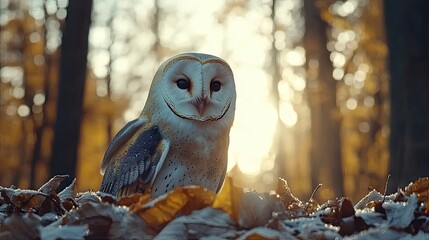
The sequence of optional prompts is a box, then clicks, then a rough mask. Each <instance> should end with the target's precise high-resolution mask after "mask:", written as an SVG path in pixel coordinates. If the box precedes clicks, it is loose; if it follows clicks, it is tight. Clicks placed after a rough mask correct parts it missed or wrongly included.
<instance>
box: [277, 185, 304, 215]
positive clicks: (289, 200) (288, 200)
mask: <svg viewBox="0 0 429 240" xmlns="http://www.w3.org/2000/svg"><path fill="white" fill-rule="evenodd" d="M276 192H277V194H278V195H279V198H280V200H281V201H282V202H283V204H284V206H285V208H286V209H289V208H291V207H292V208H294V206H302V202H301V201H300V200H299V199H298V198H297V197H295V196H294V195H293V194H292V191H291V190H290V188H289V185H288V184H287V181H286V180H285V179H283V178H279V179H278V181H277V189H276Z"/></svg>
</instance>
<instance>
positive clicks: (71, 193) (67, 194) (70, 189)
mask: <svg viewBox="0 0 429 240" xmlns="http://www.w3.org/2000/svg"><path fill="white" fill-rule="evenodd" d="M76 196H77V186H76V178H75V179H73V182H72V183H71V184H70V185H69V186H67V187H66V188H64V189H63V190H62V191H61V192H60V193H58V197H59V198H60V199H61V201H64V200H66V199H74V198H75V197H76Z"/></svg>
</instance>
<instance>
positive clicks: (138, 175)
mask: <svg viewBox="0 0 429 240" xmlns="http://www.w3.org/2000/svg"><path fill="white" fill-rule="evenodd" d="M235 99H236V93H235V84H234V78H233V74H232V71H231V68H230V67H229V65H228V64H227V63H226V62H225V61H224V60H222V59H220V58H218V57H215V56H212V55H207V54H199V53H184V54H180V55H177V56H174V57H172V58H170V59H168V60H167V61H166V62H164V63H163V64H162V65H161V66H160V68H159V69H158V71H157V72H156V74H155V77H154V80H153V82H152V85H151V88H150V92H149V96H148V99H147V102H146V105H145V107H144V109H143V112H142V114H141V116H140V117H139V118H138V119H136V120H134V121H132V122H130V123H128V124H127V125H126V126H125V127H124V128H123V129H122V130H121V131H120V132H119V133H118V134H117V135H116V136H115V137H114V139H113V140H112V142H111V143H110V145H109V147H108V149H107V151H106V154H105V156H104V159H103V163H102V166H101V171H102V173H103V174H104V177H103V182H102V185H101V189H100V190H101V191H103V192H107V193H111V194H114V195H117V196H122V195H128V194H131V193H135V192H149V191H150V192H151V195H152V197H156V196H159V195H161V194H164V193H166V192H168V191H170V190H172V189H173V188H175V187H178V186H186V185H200V186H203V187H205V188H207V189H209V190H212V191H218V190H219V189H220V187H221V186H222V183H223V180H224V178H225V174H226V167H227V157H228V145H229V131H230V128H231V126H232V122H233V119H234V112H235V101H236V100H235Z"/></svg>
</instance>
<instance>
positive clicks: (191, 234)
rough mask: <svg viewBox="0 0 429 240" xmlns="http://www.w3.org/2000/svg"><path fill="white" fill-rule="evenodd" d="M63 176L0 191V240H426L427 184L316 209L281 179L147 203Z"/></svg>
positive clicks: (185, 192)
mask: <svg viewBox="0 0 429 240" xmlns="http://www.w3.org/2000/svg"><path fill="white" fill-rule="evenodd" d="M66 177H67V176H56V177H54V178H52V179H51V180H49V181H48V182H47V183H46V184H44V185H43V186H42V187H41V188H40V189H38V190H37V191H35V190H22V189H16V188H14V187H10V188H4V187H0V193H1V196H0V239H42V240H51V239H152V238H155V239H377V240H379V239H429V178H420V179H418V180H416V181H415V182H413V183H410V184H409V185H408V186H407V187H406V188H404V189H398V192H397V193H395V194H392V195H388V196H384V195H383V194H381V193H379V192H377V191H375V190H373V191H371V192H369V193H368V195H366V196H365V197H364V198H363V199H361V200H360V201H359V202H358V203H357V204H356V205H354V206H353V204H352V202H351V201H350V200H349V199H347V198H341V199H336V200H332V201H328V202H326V203H324V204H321V205H319V204H318V203H316V202H314V201H308V202H302V201H300V200H299V199H297V198H296V197H294V196H293V195H292V193H291V191H290V189H289V187H288V185H287V182H286V181H285V180H283V179H279V181H278V186H277V189H276V192H272V193H257V192H254V191H248V190H243V189H242V188H239V187H236V186H234V184H233V182H232V180H231V179H229V178H228V179H227V180H226V182H225V184H224V187H223V189H222V191H221V192H220V194H218V195H216V194H215V193H213V192H210V191H207V190H205V189H203V188H200V187H196V186H191V187H184V188H177V189H175V190H173V191H172V192H170V193H168V194H166V195H164V196H161V197H159V198H157V199H154V200H151V199H150V196H149V195H148V194H146V195H144V194H134V195H131V196H127V197H122V198H120V199H117V198H116V197H114V196H111V195H108V194H105V193H100V192H84V193H78V192H77V191H76V185H75V182H73V183H72V184H71V185H70V186H69V187H67V188H66V189H64V190H63V191H61V192H60V193H57V192H56V190H57V188H58V186H59V184H60V183H61V181H62V180H64V179H65V178H66Z"/></svg>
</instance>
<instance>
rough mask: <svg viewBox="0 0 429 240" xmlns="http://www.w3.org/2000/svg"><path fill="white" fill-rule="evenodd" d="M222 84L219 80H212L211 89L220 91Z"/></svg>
mask: <svg viewBox="0 0 429 240" xmlns="http://www.w3.org/2000/svg"><path fill="white" fill-rule="evenodd" d="M221 86H222V84H221V83H220V82H219V81H212V82H211V83H210V90H212V91H213V92H218V91H219V90H220V87H221Z"/></svg>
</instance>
